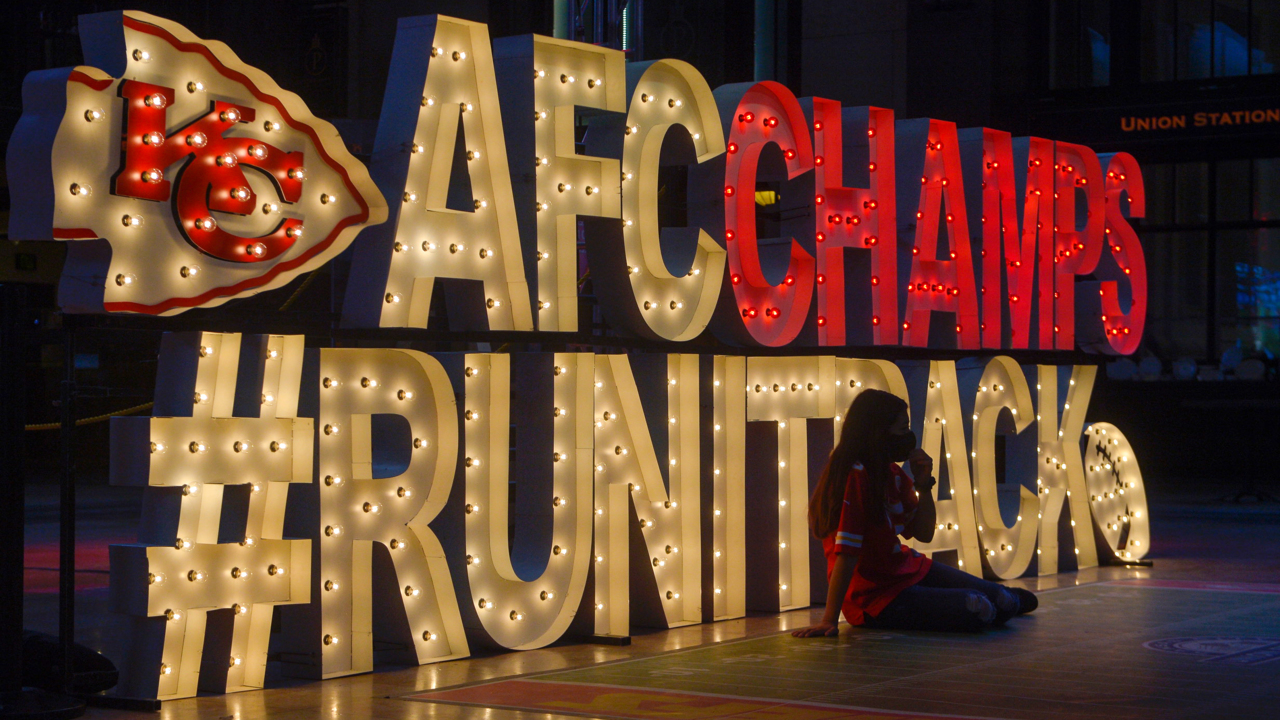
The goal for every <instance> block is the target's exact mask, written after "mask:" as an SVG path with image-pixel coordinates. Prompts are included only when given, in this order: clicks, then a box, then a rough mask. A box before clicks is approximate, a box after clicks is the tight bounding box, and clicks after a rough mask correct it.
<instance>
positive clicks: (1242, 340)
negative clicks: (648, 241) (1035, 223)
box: [800, 0, 1280, 369]
mask: <svg viewBox="0 0 1280 720" xmlns="http://www.w3.org/2000/svg"><path fill="white" fill-rule="evenodd" d="M802 48H803V64H802V71H801V74H802V79H801V83H800V90H801V92H802V93H803V94H806V95H821V96H825V97H831V98H834V99H837V100H841V101H843V102H845V103H848V104H874V105H881V106H884V107H891V108H894V109H895V110H896V111H897V112H898V116H899V117H920V116H928V117H935V118H940V119H947V120H954V121H955V122H956V123H957V124H958V125H960V126H962V127H963V126H972V125H985V126H988V127H994V128H999V129H1003V130H1008V131H1011V132H1013V133H1014V134H1015V135H1035V136H1039V137H1046V138H1054V139H1058V140H1065V141H1069V142H1076V143H1082V144H1086V145H1088V146H1090V147H1092V148H1094V149H1095V150H1097V151H1098V152H1113V151H1118V150H1124V151H1127V152H1130V153H1132V154H1133V155H1134V156H1135V157H1136V158H1137V159H1138V161H1139V162H1141V163H1142V166H1143V174H1144V178H1145V180H1146V188H1147V197H1148V199H1149V201H1148V206H1147V217H1146V219H1145V220H1144V221H1142V222H1141V226H1140V229H1139V232H1140V234H1141V237H1142V240H1143V248H1144V250H1145V252H1146V258H1147V265H1148V271H1149V273H1150V277H1151V278H1152V282H1151V286H1150V296H1149V300H1150V306H1149V314H1148V319H1147V328H1146V335H1145V338H1144V343H1143V348H1142V350H1141V351H1140V352H1139V355H1143V356H1145V355H1153V356H1156V357H1158V358H1160V359H1161V360H1162V361H1164V363H1165V365H1166V369H1168V366H1169V364H1170V363H1171V362H1172V361H1174V360H1177V359H1179V358H1186V359H1191V360H1195V361H1198V362H1199V363H1201V364H1205V365H1217V364H1218V363H1220V362H1221V361H1222V358H1223V356H1224V353H1225V354H1226V357H1227V360H1226V365H1227V367H1228V368H1230V366H1232V365H1233V364H1234V362H1235V361H1236V360H1237V359H1238V358H1239V357H1246V358H1247V357H1250V356H1257V355H1261V356H1264V357H1267V358H1269V359H1273V358H1274V355H1275V354H1276V353H1277V352H1280V81H1278V78H1277V75H1276V72H1277V69H1280V4H1277V3H1272V2H1264V1H1262V0H1232V1H1230V2H1223V1H1220V0H1218V1H1215V0H1142V1H1140V2H1139V1H1137V0H1045V1H1042V2H1005V1H999V0H996V1H985V2H984V1H982V0H920V1H919V2H852V1H850V2H822V3H818V2H809V3H805V4H804V11H803V41H802Z"/></svg>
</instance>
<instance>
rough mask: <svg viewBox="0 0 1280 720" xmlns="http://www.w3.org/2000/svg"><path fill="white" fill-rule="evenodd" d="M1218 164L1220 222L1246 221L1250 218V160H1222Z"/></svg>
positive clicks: (1218, 216) (1218, 211)
mask: <svg viewBox="0 0 1280 720" xmlns="http://www.w3.org/2000/svg"><path fill="white" fill-rule="evenodd" d="M1217 166H1218V186H1217V195H1218V198H1217V202H1218V206H1217V208H1216V209H1217V213H1218V215H1217V219H1218V222H1244V221H1247V220H1248V219H1249V212H1250V211H1249V205H1250V202H1249V201H1250V197H1249V195H1250V192H1249V175H1250V173H1249V161H1248V160H1222V161H1219V162H1218V163H1217Z"/></svg>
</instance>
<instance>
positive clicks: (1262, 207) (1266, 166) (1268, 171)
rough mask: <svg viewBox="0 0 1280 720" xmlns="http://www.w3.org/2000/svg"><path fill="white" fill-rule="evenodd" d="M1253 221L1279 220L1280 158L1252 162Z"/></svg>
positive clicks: (1258, 159) (1260, 159)
mask: <svg viewBox="0 0 1280 720" xmlns="http://www.w3.org/2000/svg"><path fill="white" fill-rule="evenodd" d="M1253 219H1254V220H1280V158H1257V159H1255V160H1254V161H1253Z"/></svg>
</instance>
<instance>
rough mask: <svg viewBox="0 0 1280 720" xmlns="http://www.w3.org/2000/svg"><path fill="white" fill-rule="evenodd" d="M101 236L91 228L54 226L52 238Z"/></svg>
mask: <svg viewBox="0 0 1280 720" xmlns="http://www.w3.org/2000/svg"><path fill="white" fill-rule="evenodd" d="M100 237H102V236H101V235H99V234H98V233H96V232H94V231H93V228H54V229H53V239H54V240H97V239H98V238H100Z"/></svg>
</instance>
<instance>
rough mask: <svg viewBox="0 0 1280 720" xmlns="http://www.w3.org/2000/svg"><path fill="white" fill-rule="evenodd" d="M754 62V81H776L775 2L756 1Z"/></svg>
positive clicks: (769, 0) (776, 10)
mask: <svg viewBox="0 0 1280 720" xmlns="http://www.w3.org/2000/svg"><path fill="white" fill-rule="evenodd" d="M755 10H756V61H755V81H756V82H760V81H761V80H776V79H777V78H776V77H775V74H776V70H777V62H778V51H777V12H778V8H777V3H776V2H775V0H756V2H755Z"/></svg>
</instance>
